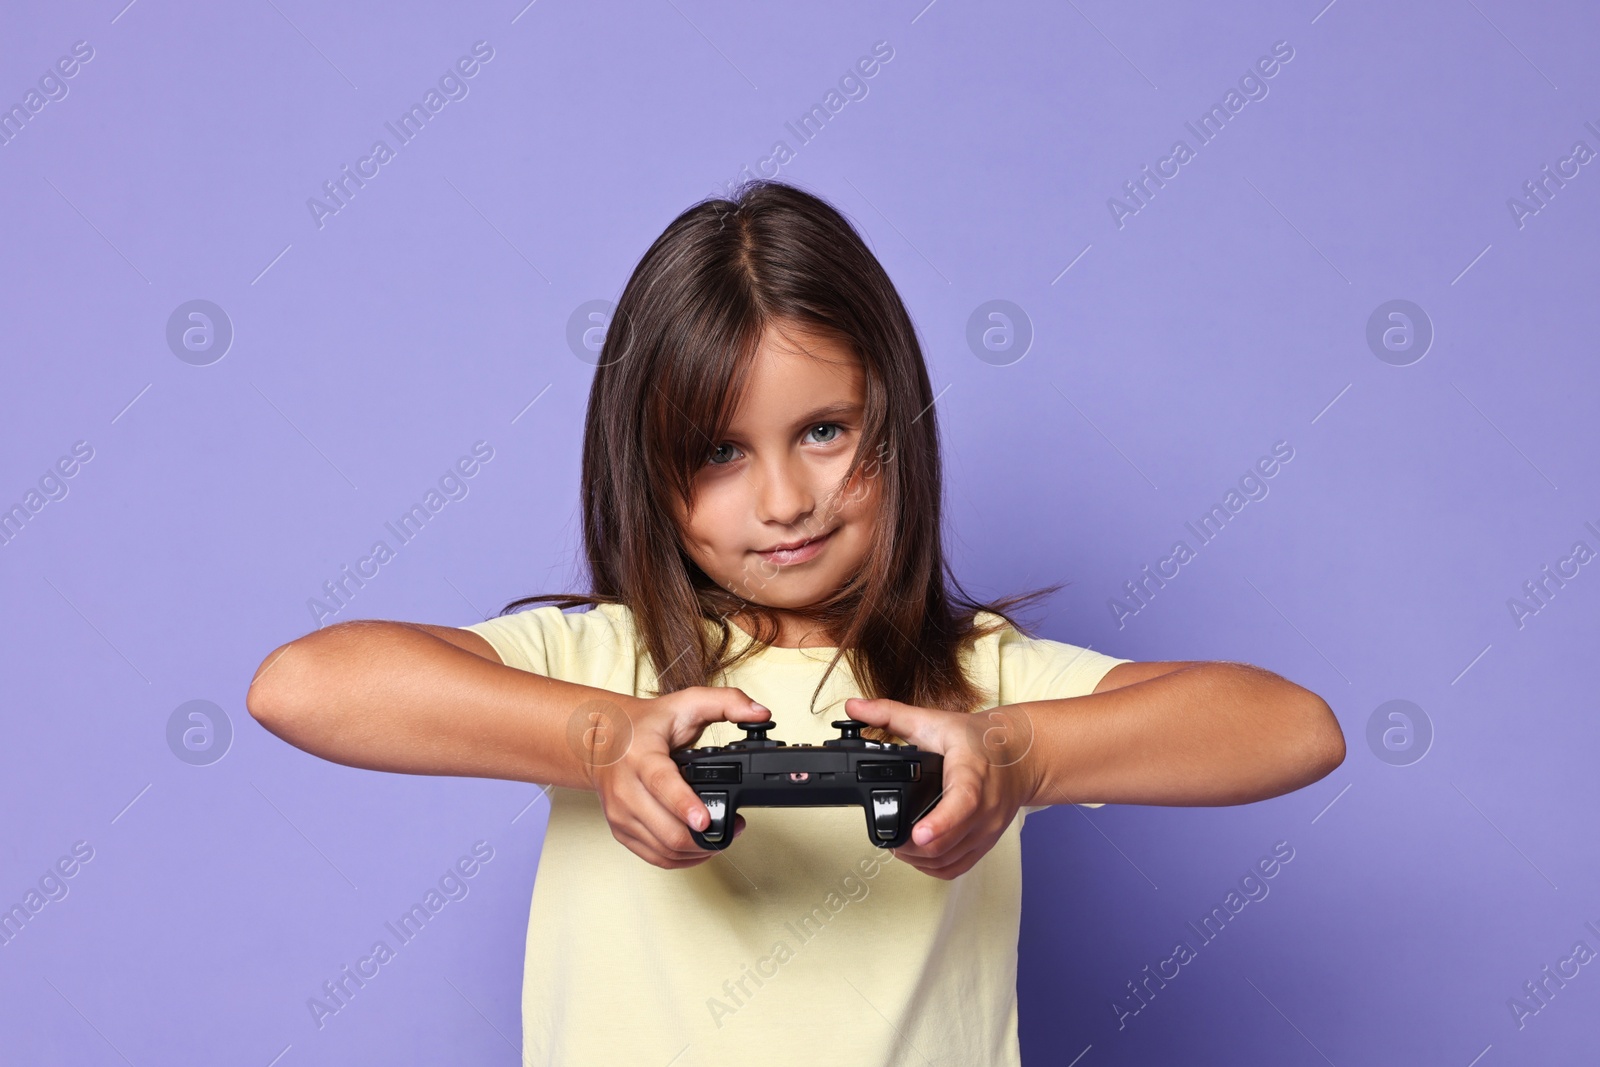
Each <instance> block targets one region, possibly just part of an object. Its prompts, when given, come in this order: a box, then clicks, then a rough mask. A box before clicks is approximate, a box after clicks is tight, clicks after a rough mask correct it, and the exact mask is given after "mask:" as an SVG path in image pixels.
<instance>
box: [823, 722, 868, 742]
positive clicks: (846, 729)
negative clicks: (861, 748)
mask: <svg viewBox="0 0 1600 1067" xmlns="http://www.w3.org/2000/svg"><path fill="white" fill-rule="evenodd" d="M828 725H830V726H832V727H833V728H834V729H835V730H838V731H839V736H840V737H842V738H843V739H844V740H846V741H859V740H861V728H862V727H864V726H866V725H867V723H864V722H857V721H856V720H855V719H840V720H839V721H838V722H835V723H829V724H828Z"/></svg>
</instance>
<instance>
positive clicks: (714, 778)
mask: <svg viewBox="0 0 1600 1067" xmlns="http://www.w3.org/2000/svg"><path fill="white" fill-rule="evenodd" d="M689 781H691V782H738V781H739V765H738V764H737V763H696V764H693V765H692V766H690V768H689Z"/></svg>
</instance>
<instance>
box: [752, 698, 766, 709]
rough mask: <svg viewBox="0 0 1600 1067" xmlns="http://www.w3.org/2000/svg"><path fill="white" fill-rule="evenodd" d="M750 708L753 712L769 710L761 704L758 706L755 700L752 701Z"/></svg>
mask: <svg viewBox="0 0 1600 1067" xmlns="http://www.w3.org/2000/svg"><path fill="white" fill-rule="evenodd" d="M750 708H751V710H753V711H766V710H767V709H766V708H765V707H763V706H762V705H760V704H757V703H756V702H755V701H754V700H752V701H751V702H750Z"/></svg>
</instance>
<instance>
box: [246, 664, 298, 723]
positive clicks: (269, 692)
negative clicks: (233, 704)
mask: <svg viewBox="0 0 1600 1067" xmlns="http://www.w3.org/2000/svg"><path fill="white" fill-rule="evenodd" d="M303 653H304V650H303V649H301V650H298V651H296V650H295V642H293V641H291V642H289V643H288V644H286V645H280V646H279V647H277V648H275V649H273V650H272V652H271V653H269V654H268V656H267V658H266V659H264V660H262V661H261V666H260V667H258V668H256V673H255V677H253V678H251V679H250V688H249V689H248V690H246V691H245V696H244V706H245V708H246V709H248V710H249V712H250V717H251V718H253V719H255V721H256V722H258V723H260V724H261V725H262V726H264V727H265V728H266V729H267V730H269V731H270V732H272V733H274V734H277V735H279V736H282V735H283V732H284V727H285V724H287V723H289V722H291V721H292V718H293V715H294V708H295V707H296V706H297V701H295V700H294V693H295V691H296V689H297V688H299V687H298V685H297V683H298V682H299V681H300V676H301V674H302V672H303V670H304V668H303V665H302V664H301V662H300V661H301V660H302V658H303Z"/></svg>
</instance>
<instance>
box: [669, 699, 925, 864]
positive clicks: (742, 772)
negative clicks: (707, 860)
mask: <svg viewBox="0 0 1600 1067" xmlns="http://www.w3.org/2000/svg"><path fill="white" fill-rule="evenodd" d="M735 725H736V726H738V727H739V729H741V730H743V731H744V732H745V735H746V736H745V739H744V740H743V741H734V742H732V743H731V744H728V745H724V746H722V747H719V748H686V749H679V750H678V751H676V752H674V753H673V754H672V758H673V760H675V761H676V762H677V764H678V769H679V770H681V771H682V772H683V777H684V780H685V781H687V782H688V783H689V785H690V787H691V788H693V789H694V791H695V793H696V795H698V796H699V797H700V800H701V802H702V803H703V804H705V806H706V811H707V812H709V813H710V815H711V823H710V825H708V826H707V827H706V828H705V830H703V831H701V830H695V829H693V828H691V829H690V831H689V833H690V834H691V835H692V836H693V837H694V842H695V844H697V845H699V846H700V847H701V848H704V849H711V850H721V849H725V848H727V847H728V845H729V844H730V843H732V841H733V817H734V815H735V814H737V813H738V811H739V809H740V808H742V807H771V808H795V807H844V806H849V805H855V804H859V805H860V806H861V808H862V809H863V810H864V811H865V812H866V817H867V837H868V838H869V839H870V840H871V841H872V843H873V844H874V845H877V846H878V847H879V848H899V847H900V846H901V845H904V844H905V843H906V842H908V841H910V840H911V827H912V825H913V824H914V823H915V822H916V821H917V820H918V819H920V818H922V816H924V815H926V814H927V813H928V810H929V809H930V808H932V807H933V805H934V804H935V803H937V802H938V800H939V794H940V790H941V779H942V770H943V766H944V757H943V756H941V755H940V754H939V753H937V752H923V751H920V750H919V749H918V748H917V746H915V745H897V744H890V743H887V742H882V741H869V740H867V739H866V738H864V737H862V736H861V728H862V727H863V726H865V725H867V724H866V723H863V722H857V721H856V720H854V719H842V720H840V721H839V722H835V723H833V724H832V725H833V726H834V728H835V729H837V730H838V731H839V736H838V737H836V738H834V739H833V740H831V741H824V742H823V743H822V744H820V745H787V744H784V743H783V742H782V741H771V740H768V739H767V731H768V730H770V729H772V723H771V722H741V723H735Z"/></svg>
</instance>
